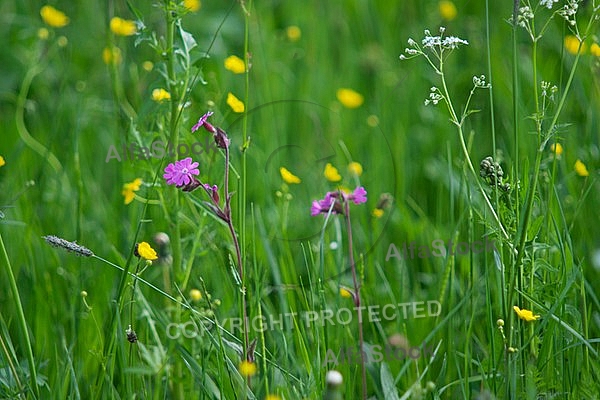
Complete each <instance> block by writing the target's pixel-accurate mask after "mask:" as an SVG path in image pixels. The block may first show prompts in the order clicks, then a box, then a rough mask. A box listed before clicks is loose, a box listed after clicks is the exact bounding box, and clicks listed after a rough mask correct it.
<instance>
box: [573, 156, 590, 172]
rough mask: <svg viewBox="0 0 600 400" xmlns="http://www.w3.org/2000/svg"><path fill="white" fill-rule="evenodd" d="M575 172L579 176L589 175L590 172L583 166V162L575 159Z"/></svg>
mask: <svg viewBox="0 0 600 400" xmlns="http://www.w3.org/2000/svg"><path fill="white" fill-rule="evenodd" d="M574 168H575V173H576V174H577V175H579V176H590V173H589V172H588V170H587V167H586V166H585V164H584V163H583V162H582V161H581V160H580V159H577V161H575V166H574Z"/></svg>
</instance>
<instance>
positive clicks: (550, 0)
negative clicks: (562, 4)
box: [540, 0, 558, 10]
mask: <svg viewBox="0 0 600 400" xmlns="http://www.w3.org/2000/svg"><path fill="white" fill-rule="evenodd" d="M554 3H558V0H540V6H542V7H546V8H547V9H548V10H552V6H553V5H554Z"/></svg>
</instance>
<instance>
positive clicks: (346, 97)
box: [336, 88, 365, 108]
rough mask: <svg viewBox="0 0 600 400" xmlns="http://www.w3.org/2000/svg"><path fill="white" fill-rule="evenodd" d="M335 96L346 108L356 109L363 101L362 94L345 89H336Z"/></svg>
mask: <svg viewBox="0 0 600 400" xmlns="http://www.w3.org/2000/svg"><path fill="white" fill-rule="evenodd" d="M336 96H337V99H338V100H339V102H340V103H342V105H343V106H344V107H346V108H358V107H360V106H361V105H362V103H363V102H364V100H365V99H364V97H363V96H362V94H360V93H357V92H355V91H354V90H352V89H347V88H341V89H338V91H337V93H336Z"/></svg>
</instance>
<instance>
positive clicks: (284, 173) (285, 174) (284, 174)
mask: <svg viewBox="0 0 600 400" xmlns="http://www.w3.org/2000/svg"><path fill="white" fill-rule="evenodd" d="M279 173H280V174H281V178H282V179H283V181H284V182H285V183H289V184H292V183H300V182H302V179H300V178H298V177H297V176H296V175H294V174H292V173H291V172H290V171H288V169H287V168H285V167H281V168H279Z"/></svg>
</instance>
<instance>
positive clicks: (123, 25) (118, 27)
mask: <svg viewBox="0 0 600 400" xmlns="http://www.w3.org/2000/svg"><path fill="white" fill-rule="evenodd" d="M110 30H111V32H112V33H114V34H115V35H119V36H131V35H135V32H136V31H137V28H136V26H135V21H131V20H129V19H123V18H119V17H113V18H112V19H111V20H110Z"/></svg>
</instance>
